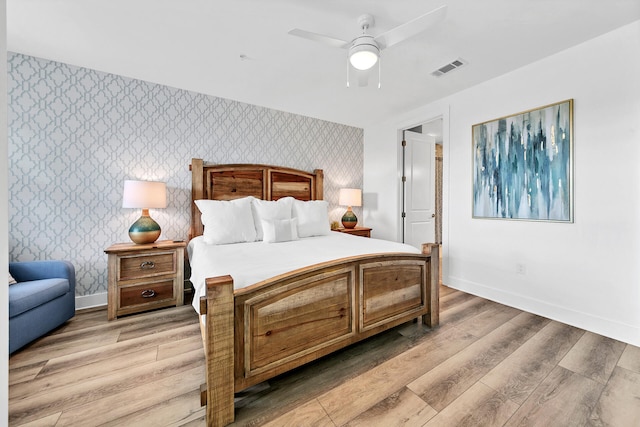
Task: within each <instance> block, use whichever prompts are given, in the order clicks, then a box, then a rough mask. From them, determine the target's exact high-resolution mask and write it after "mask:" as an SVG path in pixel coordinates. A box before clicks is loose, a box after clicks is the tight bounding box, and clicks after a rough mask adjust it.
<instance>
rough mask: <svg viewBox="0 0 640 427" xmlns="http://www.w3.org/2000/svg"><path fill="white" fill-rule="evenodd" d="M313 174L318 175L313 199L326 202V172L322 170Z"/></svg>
mask: <svg viewBox="0 0 640 427" xmlns="http://www.w3.org/2000/svg"><path fill="white" fill-rule="evenodd" d="M313 173H314V174H315V175H316V185H315V188H314V189H313V194H312V198H313V199H314V200H324V192H323V188H324V172H323V171H322V169H315V170H314V171H313Z"/></svg>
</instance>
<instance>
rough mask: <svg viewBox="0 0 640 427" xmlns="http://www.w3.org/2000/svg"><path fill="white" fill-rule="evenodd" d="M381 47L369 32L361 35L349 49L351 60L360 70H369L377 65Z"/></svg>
mask: <svg viewBox="0 0 640 427" xmlns="http://www.w3.org/2000/svg"><path fill="white" fill-rule="evenodd" d="M379 56H380V49H379V48H378V44H377V43H376V42H375V40H373V37H371V36H370V35H368V34H364V35H362V36H360V37H359V38H358V39H356V41H355V42H354V43H353V46H351V48H350V49H349V62H351V65H353V67H354V68H356V69H358V70H368V69H369V68H371V67H373V66H374V65H376V62H378V57H379Z"/></svg>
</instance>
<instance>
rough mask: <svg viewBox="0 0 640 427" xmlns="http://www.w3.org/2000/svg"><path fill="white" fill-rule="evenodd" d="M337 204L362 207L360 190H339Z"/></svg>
mask: <svg viewBox="0 0 640 427" xmlns="http://www.w3.org/2000/svg"><path fill="white" fill-rule="evenodd" d="M338 204H340V205H341V206H362V190H360V189H359V188H341V189H340V197H339V198H338Z"/></svg>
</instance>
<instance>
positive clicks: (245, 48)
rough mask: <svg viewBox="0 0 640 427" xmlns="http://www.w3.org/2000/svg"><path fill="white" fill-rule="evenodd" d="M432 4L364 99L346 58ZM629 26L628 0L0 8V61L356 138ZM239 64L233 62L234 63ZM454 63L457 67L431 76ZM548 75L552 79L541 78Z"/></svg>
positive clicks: (284, 0) (41, 3)
mask: <svg viewBox="0 0 640 427" xmlns="http://www.w3.org/2000/svg"><path fill="white" fill-rule="evenodd" d="M443 4H446V5H447V6H448V10H447V15H446V18H445V19H444V21H442V22H441V23H440V24H438V25H436V26H434V27H432V28H431V29H429V30H427V31H426V32H424V33H422V34H420V35H418V36H416V37H414V38H412V39H410V40H408V41H405V42H402V43H400V44H398V45H395V46H392V47H390V48H389V49H388V50H385V51H384V52H383V57H382V88H381V89H377V72H376V73H374V75H373V76H372V78H371V79H370V84H369V85H368V86H367V87H358V86H357V85H354V84H352V87H350V88H347V87H346V85H345V83H346V70H347V65H346V64H347V63H346V51H345V50H341V49H337V48H331V47H326V46H324V45H322V44H319V43H315V42H312V41H309V40H305V39H301V38H298V37H293V36H290V35H288V34H287V32H288V31H289V30H291V29H293V28H300V29H304V30H308V31H312V32H316V33H322V34H326V35H329V36H332V37H335V38H339V39H345V40H350V39H352V38H353V37H355V36H356V35H357V34H359V32H360V29H359V28H358V25H357V19H358V16H360V15H362V14H363V13H370V14H372V15H373V16H374V17H375V21H376V22H375V26H374V27H373V28H372V29H370V33H371V34H373V35H374V36H375V35H378V34H380V33H382V32H385V31H387V30H389V29H391V28H394V27H396V26H398V25H401V24H403V23H405V22H407V21H409V20H411V19H412V18H414V17H416V16H419V15H422V14H424V13H426V12H428V11H430V10H432V9H435V8H436V7H439V6H441V5H443ZM638 19H640V0H608V1H604V0H483V1H479V0H349V1H345V0H324V1H317V0H270V1H266V0H7V43H8V49H9V50H10V51H12V52H18V53H23V54H27V55H32V56H36V57H40V58H45V59H50V60H54V61H60V62H64V63H68V64H72V65H76V66H81V67H87V68H92V69H96V70H100V71H105V72H109V73H114V74H119V75H123V76H127V77H132V78H136V79H142V80H146V81H150V82H154V83H160V84H164V85H168V86H172V87H176V88H181V89H187V90H192V91H196V92H200V93H205V94H210V95H215V96H219V97H224V98H229V99H234V100H238V101H242V102H247V103H251V104H255V105H260V106H265V107H269V108H274V109H278V110H283V111H288V112H293V113H297V114H303V115H306V116H311V117H316V118H320V119H324V120H330V121H334V122H338V123H344V124H349V125H353V126H358V127H365V126H367V125H368V124H370V123H374V122H377V121H380V120H383V119H384V118H385V117H388V116H389V115H393V114H396V113H400V112H403V111H407V110H411V109H413V108H416V107H418V106H421V105H424V104H427V103H429V102H431V101H434V100H436V99H439V98H442V97H444V96H446V95H448V94H451V93H454V92H457V91H460V90H463V89H465V88H467V87H470V86H473V85H475V84H478V83H480V82H482V81H485V80H488V79H491V78H493V77H496V76H499V75H501V74H504V73H507V72H509V71H512V70H514V69H516V68H519V67H521V66H523V65H526V64H528V63H531V62H534V61H536V60H538V59H541V58H543V57H546V56H549V55H551V54H553V53H555V52H559V51H561V50H564V49H566V48H568V47H571V46H574V45H576V44H579V43H581V42H583V41H586V40H588V39H591V38H593V37H596V36H598V35H601V34H604V33H606V32H609V31H611V30H613V29H615V28H618V27H620V26H623V25H625V24H628V23H631V22H633V21H635V20H638ZM242 55H244V56H245V59H242V58H241V56H242ZM457 58H462V59H464V60H465V61H467V62H468V65H466V66H465V67H464V68H460V69H458V70H455V71H453V72H452V73H450V74H447V75H445V76H443V77H439V78H436V77H433V76H431V75H430V73H431V72H432V71H434V70H436V69H437V68H439V67H441V66H443V65H445V64H446V63H448V62H450V61H452V60H455V59H457ZM549 72H552V70H550V71H549Z"/></svg>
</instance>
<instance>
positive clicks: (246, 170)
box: [189, 159, 324, 239]
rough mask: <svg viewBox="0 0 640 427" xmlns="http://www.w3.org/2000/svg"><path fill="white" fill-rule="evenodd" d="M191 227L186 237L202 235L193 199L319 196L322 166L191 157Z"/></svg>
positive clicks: (267, 198) (321, 182)
mask: <svg viewBox="0 0 640 427" xmlns="http://www.w3.org/2000/svg"><path fill="white" fill-rule="evenodd" d="M190 169H191V229H190V230H189V238H190V239H192V238H194V237H196V236H201V235H202V233H203V232H204V226H203V225H202V220H201V218H200V211H199V210H198V208H197V207H196V204H195V203H194V200H201V199H210V200H232V199H239V198H241V197H246V196H253V197H256V198H258V199H262V200H278V199H279V198H281V197H287V196H291V197H295V198H296V199H298V200H304V201H307V200H322V198H323V194H322V186H323V179H324V175H323V173H322V169H316V170H314V171H313V173H310V172H305V171H301V170H297V169H291V168H285V167H280V166H269V165H251V164H235V165H206V164H204V162H203V161H202V159H191V165H190Z"/></svg>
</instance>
